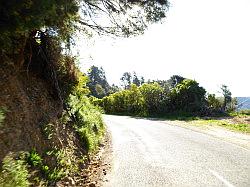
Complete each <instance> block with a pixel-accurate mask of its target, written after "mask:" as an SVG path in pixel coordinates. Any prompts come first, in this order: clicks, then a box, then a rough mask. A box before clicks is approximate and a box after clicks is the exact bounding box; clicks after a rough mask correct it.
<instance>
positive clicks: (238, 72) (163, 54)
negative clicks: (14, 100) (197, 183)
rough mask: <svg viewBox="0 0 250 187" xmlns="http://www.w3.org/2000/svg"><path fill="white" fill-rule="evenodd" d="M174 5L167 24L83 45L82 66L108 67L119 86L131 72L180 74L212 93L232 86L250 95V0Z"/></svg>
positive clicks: (181, 0) (189, 0)
mask: <svg viewBox="0 0 250 187" xmlns="http://www.w3.org/2000/svg"><path fill="white" fill-rule="evenodd" d="M171 4H172V5H171V7H170V10H169V12H168V13H167V19H166V20H165V21H164V23H163V24H155V25H152V26H150V28H149V29H148V30H147V31H146V32H145V34H144V35H142V36H139V37H135V38H129V39H116V40H112V39H110V38H109V39H105V38H103V39H98V40H96V41H95V43H93V44H91V45H84V44H83V43H81V44H80V48H79V50H80V57H81V58H80V62H81V66H82V67H84V68H85V69H86V68H88V67H89V66H90V65H93V64H94V65H97V66H102V67H103V68H104V70H105V72H106V76H107V78H108V81H109V82H110V83H116V84H119V83H120V77H121V76H122V74H123V73H124V72H126V71H130V72H132V71H135V72H137V74H138V75H143V76H144V77H145V78H146V79H148V78H150V79H157V78H158V79H165V80H167V79H168V78H169V77H170V76H171V75H174V74H177V75H181V76H183V77H186V78H191V79H195V80H196V81H198V82H199V83H200V85H201V86H203V87H204V88H205V89H206V90H207V91H208V92H210V93H215V94H218V91H219V88H220V85H221V84H226V85H228V86H229V89H230V90H231V92H232V93H233V96H250V78H249V76H250V73H249V72H250V0H175V1H174V0H172V1H171ZM85 42H86V41H85ZM90 56H91V58H90Z"/></svg>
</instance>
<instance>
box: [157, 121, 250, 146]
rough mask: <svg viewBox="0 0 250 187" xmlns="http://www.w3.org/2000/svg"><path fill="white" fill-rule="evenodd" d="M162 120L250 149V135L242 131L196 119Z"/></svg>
mask: <svg viewBox="0 0 250 187" xmlns="http://www.w3.org/2000/svg"><path fill="white" fill-rule="evenodd" d="M160 122H162V123H165V124H168V125H175V126H179V127H183V128H187V129H191V130H193V131H196V132H201V133H204V134H208V135H210V136H213V137H215V138H219V139H221V140H224V141H227V142H230V143H233V144H235V145H238V146H241V147H243V148H245V149H248V150H250V135H249V134H246V133H241V132H235V131H232V130H229V129H226V128H223V127H220V126H216V125H212V124H202V125H200V124H197V123H196V121H192V122H186V121H179V120H160Z"/></svg>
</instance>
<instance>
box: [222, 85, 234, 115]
mask: <svg viewBox="0 0 250 187" xmlns="http://www.w3.org/2000/svg"><path fill="white" fill-rule="evenodd" d="M221 92H222V95H223V97H224V101H223V110H224V111H226V110H227V107H228V106H229V105H230V103H231V101H232V93H231V91H230V90H229V89H228V86H226V85H224V84H223V85H222V86H221Z"/></svg>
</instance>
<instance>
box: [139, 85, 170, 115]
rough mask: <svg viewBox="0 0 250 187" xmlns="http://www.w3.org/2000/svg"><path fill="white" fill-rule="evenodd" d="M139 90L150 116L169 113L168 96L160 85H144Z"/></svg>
mask: <svg viewBox="0 0 250 187" xmlns="http://www.w3.org/2000/svg"><path fill="white" fill-rule="evenodd" d="M139 90H140V92H141V94H142V97H143V98H144V101H145V108H146V109H147V112H148V113H149V114H150V115H152V114H158V115H159V114H163V113H164V112H166V111H167V106H166V105H167V103H166V102H167V95H166V93H165V92H164V89H163V88H162V87H161V86H160V85H159V84H158V83H153V84H143V85H142V86H141V87H139Z"/></svg>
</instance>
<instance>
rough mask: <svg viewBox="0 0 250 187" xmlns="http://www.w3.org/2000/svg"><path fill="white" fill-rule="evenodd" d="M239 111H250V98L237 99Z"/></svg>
mask: <svg viewBox="0 0 250 187" xmlns="http://www.w3.org/2000/svg"><path fill="white" fill-rule="evenodd" d="M237 102H238V105H239V110H244V109H250V97H237Z"/></svg>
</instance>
